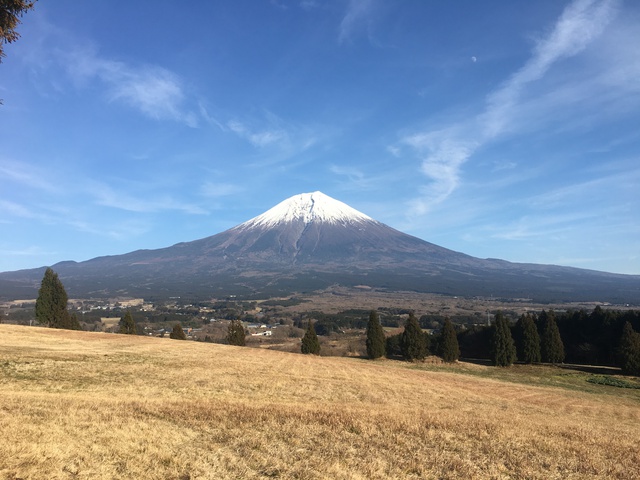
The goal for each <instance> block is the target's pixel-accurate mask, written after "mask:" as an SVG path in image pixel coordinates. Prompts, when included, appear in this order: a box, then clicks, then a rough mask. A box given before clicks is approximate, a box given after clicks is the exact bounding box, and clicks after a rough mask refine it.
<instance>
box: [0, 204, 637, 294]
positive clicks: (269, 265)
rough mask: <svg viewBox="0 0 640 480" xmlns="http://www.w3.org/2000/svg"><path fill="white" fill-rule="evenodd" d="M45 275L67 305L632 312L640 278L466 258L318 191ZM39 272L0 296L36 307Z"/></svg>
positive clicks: (1, 278) (10, 275)
mask: <svg viewBox="0 0 640 480" xmlns="http://www.w3.org/2000/svg"><path fill="white" fill-rule="evenodd" d="M52 268H53V269H54V270H55V271H56V272H57V273H58V275H59V277H60V279H61V280H62V282H63V283H64V285H65V287H66V289H67V291H68V292H69V295H70V296H72V297H91V296H93V297H97V296H115V295H135V296H142V297H145V298H162V297H168V296H178V295H179V296H188V297H191V298H203V299H204V298H211V297H220V296H224V295H229V294H235V295H242V296H245V295H246V296H263V297H264V296H269V295H282V294H286V293H293V292H300V291H312V290H317V289H322V288H326V287H328V286H330V285H334V284H340V285H344V286H367V287H371V288H377V289H385V290H389V291H394V290H412V291H418V292H432V293H442V294H450V295H461V296H469V295H473V296H475V295H479V296H488V295H493V296H497V297H508V298H532V299H536V300H541V301H551V300H558V301H576V300H591V301H607V302H613V303H640V276H635V275H620V274H611V273H605V272H596V271H591V270H583V269H577V268H570V267H559V266H553V265H537V264H521V263H511V262H507V261H503V260H496V259H479V258H475V257H471V256H469V255H465V254H463V253H459V252H454V251H452V250H448V249H446V248H443V247H440V246H437V245H434V244H432V243H429V242H426V241H424V240H421V239H419V238H416V237H413V236H411V235H407V234H404V233H402V232H399V231H398V230H395V229H393V228H391V227H389V226H387V225H384V224H383V223H380V222H378V221H376V220H374V219H372V218H370V217H368V216H367V215H365V214H363V213H361V212H359V211H357V210H355V209H353V208H351V207H350V206H348V205H346V204H344V203H342V202H339V201H338V200H335V199H333V198H331V197H329V196H327V195H325V194H323V193H321V192H313V193H304V194H300V195H295V196H293V197H291V198H289V199H287V200H285V201H283V202H281V203H279V204H278V205H276V206H275V207H273V208H271V209H270V210H267V211H266V212H264V213H263V214H261V215H259V216H257V217H255V218H253V219H251V220H248V221H246V222H244V223H241V224H240V225H238V226H236V227H233V228H231V229H229V230H227V231H224V232H222V233H219V234H217V235H213V236H211V237H207V238H203V239H200V240H195V241H191V242H185V243H178V244H176V245H173V246H171V247H167V248H162V249H157V250H138V251H135V252H131V253H127V254H124V255H116V256H108V257H98V258H94V259H92V260H88V261H85V262H79V263H77V262H61V263H58V264H56V265H53V267H52ZM43 273H44V267H42V268H38V269H30V270H20V271H16V272H5V273H0V297H8V298H18V297H19V298H29V297H33V298H35V296H36V295H37V289H38V287H39V283H40V281H41V279H42V276H43Z"/></svg>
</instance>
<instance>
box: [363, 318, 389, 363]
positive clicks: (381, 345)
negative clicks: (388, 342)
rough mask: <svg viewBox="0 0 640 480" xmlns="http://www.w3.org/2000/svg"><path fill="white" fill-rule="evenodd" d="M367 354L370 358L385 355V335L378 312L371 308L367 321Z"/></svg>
mask: <svg viewBox="0 0 640 480" xmlns="http://www.w3.org/2000/svg"><path fill="white" fill-rule="evenodd" d="M366 343H367V355H368V356H369V358H370V359H372V360H373V359H375V358H380V357H383V356H384V354H385V337H384V330H383V329H382V325H380V319H379V318H378V312H376V311H375V310H371V312H370V313H369V323H367V342H366Z"/></svg>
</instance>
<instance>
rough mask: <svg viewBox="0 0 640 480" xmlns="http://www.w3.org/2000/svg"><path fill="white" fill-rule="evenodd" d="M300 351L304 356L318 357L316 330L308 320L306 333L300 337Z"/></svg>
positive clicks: (318, 346) (318, 344)
mask: <svg viewBox="0 0 640 480" xmlns="http://www.w3.org/2000/svg"><path fill="white" fill-rule="evenodd" d="M300 350H301V351H302V353H305V354H313V355H320V342H319V341H318V335H316V329H315V328H314V326H313V322H312V321H311V320H309V325H307V331H306V332H305V334H304V337H302V345H301V346H300Z"/></svg>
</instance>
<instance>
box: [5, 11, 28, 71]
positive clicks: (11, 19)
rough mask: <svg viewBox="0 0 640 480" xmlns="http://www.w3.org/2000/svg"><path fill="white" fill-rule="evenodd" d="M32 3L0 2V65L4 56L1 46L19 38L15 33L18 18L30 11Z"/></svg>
mask: <svg viewBox="0 0 640 480" xmlns="http://www.w3.org/2000/svg"><path fill="white" fill-rule="evenodd" d="M34 3H35V2H29V1H25V0H0V63H1V62H2V58H3V57H4V56H5V53H4V47H3V45H4V44H5V43H13V42H15V41H16V40H17V39H18V38H20V34H19V33H18V32H17V31H16V28H17V27H18V25H19V24H20V17H22V15H24V14H25V13H26V12H27V11H29V10H31V9H32V8H33V5H34Z"/></svg>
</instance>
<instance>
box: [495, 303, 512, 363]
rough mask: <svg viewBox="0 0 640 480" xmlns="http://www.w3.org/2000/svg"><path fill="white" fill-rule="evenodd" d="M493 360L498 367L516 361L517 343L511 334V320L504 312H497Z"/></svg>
mask: <svg viewBox="0 0 640 480" xmlns="http://www.w3.org/2000/svg"><path fill="white" fill-rule="evenodd" d="M491 361H492V362H493V364H494V365H495V366H497V367H508V366H509V365H512V364H513V362H515V361H516V345H515V343H514V341H513V337H512V336H511V328H509V322H508V321H507V319H506V318H505V317H504V315H502V312H498V313H496V318H495V321H494V326H493V338H492V341H491Z"/></svg>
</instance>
